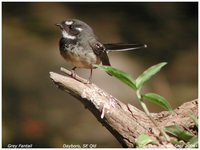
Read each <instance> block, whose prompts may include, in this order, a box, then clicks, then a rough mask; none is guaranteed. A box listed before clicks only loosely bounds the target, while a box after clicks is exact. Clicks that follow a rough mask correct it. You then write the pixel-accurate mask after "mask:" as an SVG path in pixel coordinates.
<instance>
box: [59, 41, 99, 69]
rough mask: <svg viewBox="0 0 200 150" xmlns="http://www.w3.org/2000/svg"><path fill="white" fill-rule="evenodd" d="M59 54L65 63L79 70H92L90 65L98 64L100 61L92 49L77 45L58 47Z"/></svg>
mask: <svg viewBox="0 0 200 150" xmlns="http://www.w3.org/2000/svg"><path fill="white" fill-rule="evenodd" d="M60 53H61V55H62V56H63V57H64V59H65V60H66V61H68V62H69V63H71V64H73V65H74V66H76V67H79V68H92V64H99V63H100V59H99V58H98V57H97V56H96V55H95V53H94V52H93V50H92V49H88V48H84V47H83V46H81V45H79V44H77V43H76V44H75V45H74V44H66V43H65V45H64V46H62V47H60Z"/></svg>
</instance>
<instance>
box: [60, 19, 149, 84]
mask: <svg viewBox="0 0 200 150" xmlns="http://www.w3.org/2000/svg"><path fill="white" fill-rule="evenodd" d="M56 26H58V27H59V28H60V30H61V38H60V41H59V50H60V54H61V55H62V57H63V58H64V59H65V60H66V61H67V62H69V63H71V64H72V65H73V66H74V67H73V68H72V69H71V72H72V73H71V74H72V76H73V77H75V75H76V74H75V69H76V68H86V69H90V76H89V83H92V71H93V69H94V66H93V65H94V64H100V63H102V65H105V66H111V64H110V60H109V58H108V55H107V53H108V52H110V51H128V50H134V49H139V48H146V47H147V45H146V44H126V43H102V42H100V40H99V39H98V37H97V36H96V35H95V33H94V31H93V29H92V28H91V27H90V26H89V25H88V24H87V23H85V22H83V21H81V20H79V19H66V20H63V21H61V22H60V23H57V24H56Z"/></svg>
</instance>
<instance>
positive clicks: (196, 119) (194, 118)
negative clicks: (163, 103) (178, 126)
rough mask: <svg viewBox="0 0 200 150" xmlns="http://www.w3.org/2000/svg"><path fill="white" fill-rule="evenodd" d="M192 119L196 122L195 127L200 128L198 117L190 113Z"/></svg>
mask: <svg viewBox="0 0 200 150" xmlns="http://www.w3.org/2000/svg"><path fill="white" fill-rule="evenodd" d="M189 116H190V118H192V120H193V121H194V123H195V126H196V127H197V128H198V118H197V116H195V115H194V114H192V113H190V114H189Z"/></svg>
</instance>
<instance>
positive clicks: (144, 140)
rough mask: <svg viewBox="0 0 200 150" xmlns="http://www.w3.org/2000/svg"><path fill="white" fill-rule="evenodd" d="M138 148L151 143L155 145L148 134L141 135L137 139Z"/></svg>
mask: <svg viewBox="0 0 200 150" xmlns="http://www.w3.org/2000/svg"><path fill="white" fill-rule="evenodd" d="M135 143H136V146H137V147H138V148H142V147H144V146H145V145H146V144H149V143H155V142H154V141H153V140H152V139H151V138H150V137H149V136H148V135H146V134H141V135H140V136H139V137H138V138H137V139H136V142H135Z"/></svg>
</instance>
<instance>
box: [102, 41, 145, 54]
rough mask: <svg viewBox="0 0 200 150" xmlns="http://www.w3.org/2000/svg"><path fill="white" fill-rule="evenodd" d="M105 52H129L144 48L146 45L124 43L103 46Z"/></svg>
mask: <svg viewBox="0 0 200 150" xmlns="http://www.w3.org/2000/svg"><path fill="white" fill-rule="evenodd" d="M103 45H104V47H105V48H106V51H107V52H110V51H129V50H135V49H140V48H146V47H147V45H146V44H124V43H110V44H103Z"/></svg>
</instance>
